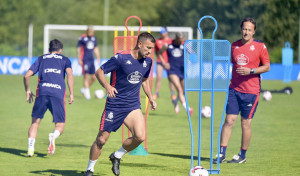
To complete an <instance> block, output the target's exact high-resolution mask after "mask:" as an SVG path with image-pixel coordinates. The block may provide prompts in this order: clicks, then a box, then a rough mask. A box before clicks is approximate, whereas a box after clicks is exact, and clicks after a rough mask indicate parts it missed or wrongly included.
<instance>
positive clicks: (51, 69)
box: [44, 68, 61, 74]
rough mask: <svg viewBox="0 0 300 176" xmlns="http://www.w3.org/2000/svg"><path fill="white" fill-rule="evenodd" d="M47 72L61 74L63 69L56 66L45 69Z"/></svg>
mask: <svg viewBox="0 0 300 176" xmlns="http://www.w3.org/2000/svg"><path fill="white" fill-rule="evenodd" d="M44 72H45V73H57V74H60V73H61V70H57V69H56V68H46V69H45V70H44Z"/></svg>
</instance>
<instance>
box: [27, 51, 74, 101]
mask: <svg viewBox="0 0 300 176" xmlns="http://www.w3.org/2000/svg"><path fill="white" fill-rule="evenodd" d="M67 68H72V67H71V62H70V60H69V58H67V57H65V56H63V55H61V54H45V55H42V56H40V57H38V58H37V60H36V61H35V62H34V63H33V64H32V65H31V67H30V68H29V70H31V71H32V72H33V73H34V74H36V73H37V72H39V82H38V86H37V90H36V96H37V97H38V96H39V95H48V96H53V97H57V98H64V97H65V94H66V85H65V73H66V69H67Z"/></svg>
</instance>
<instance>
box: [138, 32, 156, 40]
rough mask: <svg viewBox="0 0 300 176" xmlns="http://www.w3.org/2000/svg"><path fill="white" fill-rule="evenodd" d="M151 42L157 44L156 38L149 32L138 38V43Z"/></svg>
mask: <svg viewBox="0 0 300 176" xmlns="http://www.w3.org/2000/svg"><path fill="white" fill-rule="evenodd" d="M146 40H150V41H151V42H152V43H155V38H154V37H153V36H152V35H151V34H150V33H148V32H143V33H141V34H140V35H139V36H138V39H137V42H143V41H146Z"/></svg>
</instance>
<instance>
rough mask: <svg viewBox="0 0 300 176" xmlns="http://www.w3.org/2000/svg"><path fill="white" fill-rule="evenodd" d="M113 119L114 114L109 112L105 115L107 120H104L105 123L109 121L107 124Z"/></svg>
mask: <svg viewBox="0 0 300 176" xmlns="http://www.w3.org/2000/svg"><path fill="white" fill-rule="evenodd" d="M113 118H114V113H113V112H110V113H109V114H108V115H107V119H105V120H106V121H109V122H112V121H113V120H112V119H113Z"/></svg>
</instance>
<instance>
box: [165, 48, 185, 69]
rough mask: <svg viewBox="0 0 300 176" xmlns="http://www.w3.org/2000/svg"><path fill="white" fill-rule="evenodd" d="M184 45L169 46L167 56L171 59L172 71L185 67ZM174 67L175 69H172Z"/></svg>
mask: <svg viewBox="0 0 300 176" xmlns="http://www.w3.org/2000/svg"><path fill="white" fill-rule="evenodd" d="M183 49H184V47H183V44H180V45H178V46H176V45H174V44H173V43H172V44H170V45H168V48H167V54H168V57H169V63H170V67H171V68H170V69H174V68H177V69H179V68H182V67H183V66H184V53H183ZM172 67H173V68H172Z"/></svg>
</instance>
